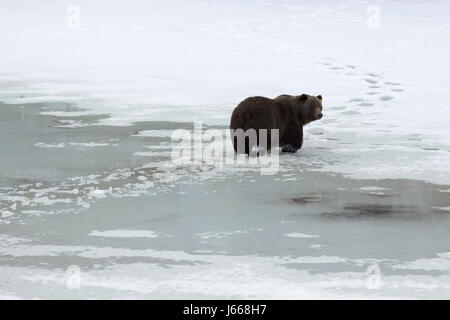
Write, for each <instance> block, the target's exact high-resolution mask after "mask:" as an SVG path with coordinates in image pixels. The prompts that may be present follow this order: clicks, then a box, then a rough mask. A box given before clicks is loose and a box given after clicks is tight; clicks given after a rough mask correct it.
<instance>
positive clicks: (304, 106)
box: [230, 94, 323, 156]
mask: <svg viewBox="0 0 450 320" xmlns="http://www.w3.org/2000/svg"><path fill="white" fill-rule="evenodd" d="M322 116H323V114H322V96H321V95H318V96H310V95H307V94H301V95H299V96H291V95H287V94H283V95H280V96H278V97H276V98H275V99H270V98H266V97H260V96H258V97H249V98H247V99H245V100H244V101H242V102H241V103H239V105H238V106H237V107H236V108H235V109H234V110H233V114H232V115H231V123H230V130H231V139H232V141H233V147H234V151H235V153H246V154H248V155H256V156H258V155H260V151H261V149H260V142H259V137H260V136H259V132H260V130H261V129H267V145H266V147H267V150H265V151H268V150H270V148H271V143H270V141H271V139H270V138H271V129H278V130H279V131H278V135H279V146H280V147H281V148H282V151H283V152H296V151H297V150H298V149H300V148H301V147H302V144H303V126H304V125H306V124H307V123H310V122H312V121H315V120H319V119H321V118H322ZM238 129H242V131H241V130H238ZM248 129H254V130H255V131H256V133H257V141H255V140H254V139H253V140H252V139H249V138H248V137H247V136H244V137H243V139H242V137H241V139H242V140H239V139H238V134H239V132H240V133H242V132H247V130H248ZM236 130H238V131H236ZM262 137H263V136H262ZM238 141H242V142H245V148H244V147H243V146H240V147H239V148H238ZM242 142H240V143H242ZM238 149H239V150H238Z"/></svg>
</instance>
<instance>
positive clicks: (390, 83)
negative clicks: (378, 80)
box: [385, 81, 400, 86]
mask: <svg viewBox="0 0 450 320" xmlns="http://www.w3.org/2000/svg"><path fill="white" fill-rule="evenodd" d="M385 84H387V85H391V86H399V85H400V83H399V82H393V81H386V82H385Z"/></svg>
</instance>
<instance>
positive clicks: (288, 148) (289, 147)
mask: <svg viewBox="0 0 450 320" xmlns="http://www.w3.org/2000/svg"><path fill="white" fill-rule="evenodd" d="M298 149H299V148H297V147H295V146H293V145H292V144H283V145H281V151H283V152H290V153H294V152H297V150H298Z"/></svg>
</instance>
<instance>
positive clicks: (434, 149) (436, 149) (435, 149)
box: [421, 148, 440, 151]
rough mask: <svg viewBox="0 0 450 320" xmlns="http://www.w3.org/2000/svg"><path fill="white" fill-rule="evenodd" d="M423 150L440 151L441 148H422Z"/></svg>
mask: <svg viewBox="0 0 450 320" xmlns="http://www.w3.org/2000/svg"><path fill="white" fill-rule="evenodd" d="M421 149H422V150H425V151H439V150H440V149H438V148H421Z"/></svg>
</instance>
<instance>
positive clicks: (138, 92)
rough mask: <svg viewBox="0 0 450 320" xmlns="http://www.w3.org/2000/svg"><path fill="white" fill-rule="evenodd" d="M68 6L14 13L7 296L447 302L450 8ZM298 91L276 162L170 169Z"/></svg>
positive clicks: (2, 278)
mask: <svg viewBox="0 0 450 320" xmlns="http://www.w3.org/2000/svg"><path fill="white" fill-rule="evenodd" d="M69 6H70V3H64V2H61V3H52V4H48V3H46V2H44V1H33V2H28V1H2V2H1V3H0V8H1V10H0V34H1V39H2V44H3V45H2V48H1V49H0V101H1V103H0V147H1V150H2V151H1V154H2V156H1V157H0V163H1V166H0V230H1V232H0V298H153V299H158V298H169V299H170V298H268V299H269V298H274V299H277V298H286V299H301V298H332V299H333V298H334V299H342V298H343V299H351V298H394V299H395V298H425V299H426V298H437V299H442V298H446V299H448V298H450V245H449V244H450V241H449V240H450V233H449V227H450V197H449V192H450V170H449V168H448V163H450V129H449V128H450V127H449V126H448V118H449V115H450V109H449V108H450V106H449V103H448V100H447V96H448V88H449V85H450V75H449V74H448V70H449V67H450V65H449V61H448V55H449V53H450V52H449V51H450V50H449V47H448V45H447V44H446V43H445V42H443V41H442V39H446V38H448V37H449V33H450V22H449V21H448V18H446V15H445V12H447V11H448V9H449V7H450V5H449V4H448V3H445V2H436V3H426V2H423V3H422V2H414V3H409V2H406V1H396V2H388V1H373V2H367V1H338V2H331V1H330V2H328V1H317V2H314V3H307V2H302V1H280V2H279V1H277V2H275V1H273V2H272V1H228V2H219V1H217V2H215V1H192V2H190V3H189V4H187V3H186V4H185V3H183V2H181V1H168V2H167V1H164V2H162V1H161V2H159V1H149V2H144V1H131V2H129V3H128V2H127V5H126V6H125V4H121V3H120V2H115V1H114V2H111V1H97V2H95V3H92V2H88V1H79V4H78V7H75V8H73V7H69ZM77 10H78V11H77ZM374 10H375V11H374ZM377 10H378V11H377ZM78 12H79V15H78ZM374 12H375V13H374ZM378 13H379V16H378ZM374 14H375V16H374ZM378 18H379V20H377V19H378ZM67 19H69V20H67ZM373 19H375V20H373ZM303 92H305V93H309V94H315V95H317V94H321V95H323V97H324V102H323V106H324V118H323V119H322V120H320V121H316V122H314V123H313V124H310V125H308V126H306V127H305V141H304V147H303V148H302V149H301V150H300V151H299V152H297V153H296V154H294V155H292V154H282V155H280V157H279V171H278V172H277V173H276V174H274V175H260V173H259V171H258V170H255V169H252V168H237V167H234V166H226V165H225V166H223V165H221V164H220V163H207V164H205V163H202V164H192V165H176V164H174V163H173V162H172V161H171V152H172V143H171V139H170V138H171V134H172V132H173V130H176V129H185V130H188V131H192V130H193V122H194V121H202V123H203V125H204V126H205V127H206V128H209V129H217V130H220V131H221V132H225V131H226V129H227V128H228V124H229V118H230V115H231V112H232V110H233V108H234V107H235V106H236V105H237V103H239V101H241V100H242V99H244V98H245V97H247V96H252V95H264V96H268V97H274V96H277V95H279V94H282V93H288V94H301V93H303Z"/></svg>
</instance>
